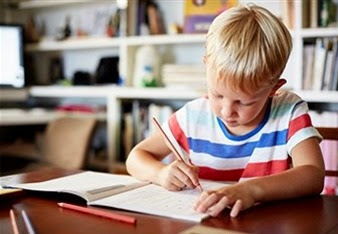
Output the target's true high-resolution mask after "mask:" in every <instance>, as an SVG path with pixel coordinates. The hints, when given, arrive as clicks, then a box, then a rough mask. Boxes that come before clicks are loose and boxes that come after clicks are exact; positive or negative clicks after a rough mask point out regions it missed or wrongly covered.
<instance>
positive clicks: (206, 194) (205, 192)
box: [194, 191, 209, 210]
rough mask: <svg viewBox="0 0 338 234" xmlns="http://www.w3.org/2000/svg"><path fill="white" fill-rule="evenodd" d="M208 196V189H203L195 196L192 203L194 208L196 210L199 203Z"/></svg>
mask: <svg viewBox="0 0 338 234" xmlns="http://www.w3.org/2000/svg"><path fill="white" fill-rule="evenodd" d="M208 196H209V192H208V191H204V192H203V193H201V195H200V196H199V197H198V198H197V200H196V201H195V204H194V209H195V210H196V209H197V208H198V207H199V205H200V204H201V203H202V202H203V201H204V200H205V199H206V198H207V197H208Z"/></svg>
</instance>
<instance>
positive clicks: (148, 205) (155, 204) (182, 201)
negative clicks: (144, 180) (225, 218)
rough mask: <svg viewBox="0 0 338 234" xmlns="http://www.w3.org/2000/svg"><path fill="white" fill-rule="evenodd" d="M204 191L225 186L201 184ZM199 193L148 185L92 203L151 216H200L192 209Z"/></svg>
mask: <svg viewBox="0 0 338 234" xmlns="http://www.w3.org/2000/svg"><path fill="white" fill-rule="evenodd" d="M202 185H203V187H205V188H206V189H215V188H217V187H221V186H225V185H224V184H220V183H213V182H204V181H203V182H202ZM199 194H200V192H199V191H198V190H197V189H186V190H183V191H179V192H171V191H167V190H165V189H164V188H162V187H160V186H158V185H154V184H150V185H148V186H144V187H141V188H138V189H136V190H131V191H128V192H126V193H121V194H117V195H114V196H111V197H108V198H104V199H101V200H100V201H97V202H94V203H93V204H96V205H104V206H113V207H116V208H122V209H127V210H134V211H139V212H145V213H147V211H148V212H149V213H152V214H157V215H162V216H168V217H178V216H197V217H199V216H201V215H203V214H199V213H197V212H196V211H194V209H193V204H194V202H195V201H196V199H197V198H198V196H199Z"/></svg>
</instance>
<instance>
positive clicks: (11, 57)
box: [0, 24, 25, 88]
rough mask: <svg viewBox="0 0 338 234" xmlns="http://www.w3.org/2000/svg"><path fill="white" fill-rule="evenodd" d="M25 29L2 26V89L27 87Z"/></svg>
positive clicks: (0, 80)
mask: <svg viewBox="0 0 338 234" xmlns="http://www.w3.org/2000/svg"><path fill="white" fill-rule="evenodd" d="M23 50H24V48H23V27H22V26H21V25H14V24H0V87H14V88H22V87H24V86H25V69H24V51H23Z"/></svg>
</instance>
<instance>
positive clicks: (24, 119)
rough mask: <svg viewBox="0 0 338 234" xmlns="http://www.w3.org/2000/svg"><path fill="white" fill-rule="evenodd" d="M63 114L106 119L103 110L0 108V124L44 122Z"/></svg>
mask: <svg viewBox="0 0 338 234" xmlns="http://www.w3.org/2000/svg"><path fill="white" fill-rule="evenodd" d="M63 116H72V117H76V118H86V117H94V118H96V119H97V120H100V121H104V120H106V119H107V116H106V113H104V112H102V113H101V112H100V113H83V112H64V111H51V110H45V109H41V108H33V109H30V110H23V109H0V126H11V125H35V124H46V123H48V122H50V121H52V120H54V119H56V118H60V117H63Z"/></svg>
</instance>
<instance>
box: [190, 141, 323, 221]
mask: <svg viewBox="0 0 338 234" xmlns="http://www.w3.org/2000/svg"><path fill="white" fill-rule="evenodd" d="M291 157H292V161H293V166H294V167H293V168H292V169H290V170H287V171H284V172H282V173H279V174H275V175H270V176H265V177H261V178H256V179H252V180H247V181H244V182H240V183H237V184H234V185H232V186H227V187H224V188H221V189H219V190H217V191H206V192H203V193H202V195H201V196H200V197H199V199H198V200H197V201H196V204H195V209H196V210H197V211H199V212H207V213H209V214H210V215H211V216H217V215H218V214H219V213H220V212H221V211H222V210H223V209H225V208H226V207H229V206H230V207H232V208H231V213H230V215H231V216H232V217H235V216H237V214H238V213H239V211H240V210H244V209H247V208H249V207H251V206H252V205H254V203H257V202H266V201H273V200H282V199H288V198H295V197H301V196H306V195H315V194H319V193H320V192H321V191H322V189H323V185H324V176H325V169H324V162H323V157H322V153H321V150H320V147H319V144H318V140H317V139H316V138H314V137H313V138H309V139H306V140H304V141H302V142H300V143H299V144H297V145H296V146H295V147H294V148H293V150H292V152H291Z"/></svg>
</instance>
